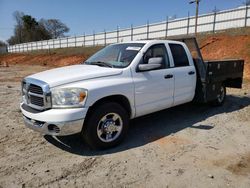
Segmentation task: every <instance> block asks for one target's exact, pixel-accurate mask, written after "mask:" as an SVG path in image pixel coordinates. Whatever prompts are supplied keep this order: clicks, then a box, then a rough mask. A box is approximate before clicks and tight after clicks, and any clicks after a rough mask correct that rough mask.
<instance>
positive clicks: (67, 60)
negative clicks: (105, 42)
mask: <svg viewBox="0 0 250 188" xmlns="http://www.w3.org/2000/svg"><path fill="white" fill-rule="evenodd" d="M85 59H86V56H85V55H60V54H38V55H35V54H27V53H23V54H7V55H3V56H0V63H1V64H6V63H7V64H9V65H16V64H18V65H19V64H24V65H43V66H49V67H60V66H66V65H74V64H79V63H80V62H82V61H84V60H85Z"/></svg>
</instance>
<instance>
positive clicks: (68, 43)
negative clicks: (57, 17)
mask: <svg viewBox="0 0 250 188" xmlns="http://www.w3.org/2000/svg"><path fill="white" fill-rule="evenodd" d="M66 39H67V48H68V47H69V38H68V37H67V38H66Z"/></svg>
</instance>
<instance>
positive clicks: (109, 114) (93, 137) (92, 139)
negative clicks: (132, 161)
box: [82, 103, 129, 149]
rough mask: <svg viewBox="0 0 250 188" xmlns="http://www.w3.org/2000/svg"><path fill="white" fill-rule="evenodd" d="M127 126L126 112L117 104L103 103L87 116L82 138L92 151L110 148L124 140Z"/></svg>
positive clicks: (127, 117)
mask: <svg viewBox="0 0 250 188" xmlns="http://www.w3.org/2000/svg"><path fill="white" fill-rule="evenodd" d="M128 126H129V116H128V113H127V111H126V110H125V109H124V108H123V107H122V106H121V105H119V104H117V103H105V104H102V105H100V106H97V107H96V108H95V109H94V110H93V111H92V112H91V114H89V117H88V119H87V122H86V124H85V125H84V128H83V130H82V136H83V138H84V140H85V141H86V142H87V144H88V145H89V146H90V147H91V148H93V149H105V148H110V147H113V146H116V145H118V144H119V143H120V142H121V141H122V140H123V139H124V137H125V135H126V133H127V130H128Z"/></svg>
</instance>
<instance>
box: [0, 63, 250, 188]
mask: <svg viewBox="0 0 250 188" xmlns="http://www.w3.org/2000/svg"><path fill="white" fill-rule="evenodd" d="M45 69H46V67H44V66H30V65H25V66H24V65H23V66H20V65H11V66H10V67H0V133H1V134H0V187H1V188H2V187H4V188H5V187H6V188H9V187H178V188H179V187H198V188H199V187H221V188H224V187H235V188H236V187H237V188H239V187H243V188H249V187H250V145H249V142H250V116H249V114H250V84H246V83H245V84H244V88H243V89H242V90H236V89H230V90H228V96H227V100H226V102H225V104H224V106H222V107H217V108H215V107H211V106H209V105H194V104H187V105H182V106H178V107H175V108H172V109H168V110H164V111H161V112H158V113H154V114H151V115H148V116H145V117H142V118H139V119H136V120H133V121H132V122H131V127H130V130H129V134H128V136H127V138H126V140H125V141H124V142H123V143H122V144H121V145H120V146H118V147H116V148H113V149H110V150H106V151H91V150H90V149H89V148H88V147H87V146H86V145H85V144H84V143H83V142H82V141H81V139H80V137H79V135H73V136H67V137H57V138H56V137H50V136H41V135H40V134H38V133H36V132H33V131H32V130H29V129H27V128H25V126H24V123H23V121H22V117H21V113H20V110H19V102H20V79H21V78H22V77H24V76H26V75H29V74H31V73H34V72H38V71H41V70H45Z"/></svg>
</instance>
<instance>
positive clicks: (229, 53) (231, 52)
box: [0, 30, 250, 80]
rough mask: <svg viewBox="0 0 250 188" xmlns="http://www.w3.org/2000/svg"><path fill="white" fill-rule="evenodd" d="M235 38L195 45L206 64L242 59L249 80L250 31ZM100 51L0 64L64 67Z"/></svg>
mask: <svg viewBox="0 0 250 188" xmlns="http://www.w3.org/2000/svg"><path fill="white" fill-rule="evenodd" d="M246 31H247V32H246V33H244V32H242V31H240V32H239V33H238V34H235V33H233V31H227V32H223V33H220V34H215V35H214V34H210V35H202V36H200V37H199V38H198V42H199V45H200V48H201V51H202V55H203V57H204V59H205V60H223V59H244V60H245V72H244V77H245V78H246V79H249V80H250V35H249V33H250V30H249V31H248V30H246ZM99 49H100V47H92V48H83V47H82V48H68V49H67V48H65V49H56V50H54V51H52V52H48V51H44V52H32V53H22V54H7V55H2V56H1V55H0V64H2V65H3V64H6V63H7V64H9V65H11V64H26V65H43V66H52V67H58V66H65V65H72V64H78V63H80V62H82V61H84V60H86V59H87V58H88V57H89V56H90V55H92V54H93V53H94V52H96V51H97V50H99Z"/></svg>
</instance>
